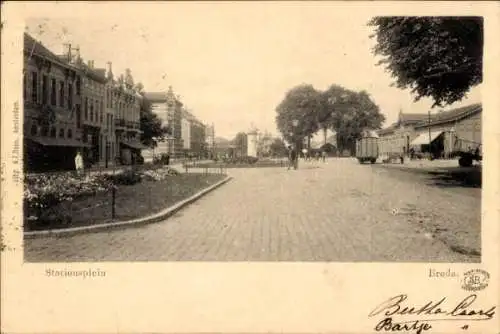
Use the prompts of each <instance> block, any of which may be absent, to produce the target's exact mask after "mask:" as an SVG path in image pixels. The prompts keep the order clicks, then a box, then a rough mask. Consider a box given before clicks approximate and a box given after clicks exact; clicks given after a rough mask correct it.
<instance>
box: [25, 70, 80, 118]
mask: <svg viewBox="0 0 500 334" xmlns="http://www.w3.org/2000/svg"><path fill="white" fill-rule="evenodd" d="M40 79H41V80H40ZM76 94H77V95H79V94H80V80H79V79H77V80H76ZM73 95H74V92H73V83H72V82H68V83H66V82H65V81H64V80H59V82H57V79H56V78H54V77H50V78H49V76H48V75H46V74H43V75H42V76H41V78H40V76H39V74H38V72H34V71H33V72H31V73H30V74H29V76H28V73H25V74H24V76H23V98H24V100H25V101H27V100H28V97H31V101H32V102H34V103H39V102H41V103H43V104H49V103H50V104H51V105H52V106H54V107H55V106H59V107H63V108H68V109H72V108H73Z"/></svg>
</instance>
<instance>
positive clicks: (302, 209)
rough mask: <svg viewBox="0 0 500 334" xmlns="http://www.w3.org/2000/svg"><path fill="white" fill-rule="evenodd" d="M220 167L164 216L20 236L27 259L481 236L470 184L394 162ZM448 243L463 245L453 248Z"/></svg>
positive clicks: (472, 243)
mask: <svg viewBox="0 0 500 334" xmlns="http://www.w3.org/2000/svg"><path fill="white" fill-rule="evenodd" d="M228 172H229V173H230V174H231V175H232V176H233V177H234V179H233V180H232V181H230V182H229V183H227V184H226V185H224V186H222V187H221V188H219V189H217V190H215V191H214V192H212V193H210V194H208V195H207V196H205V197H203V198H202V199H200V200H199V201H197V202H195V203H194V204H192V205H190V206H189V207H187V208H186V209H184V210H182V211H180V212H179V213H178V214H176V215H175V216H173V217H171V218H169V219H168V220H166V221H163V222H160V223H156V224H151V225H147V226H142V227H138V228H127V229H123V230H113V231H106V232H99V233H89V234H82V235H75V236H70V237H60V238H56V237H49V238H43V239H27V240H25V259H26V261H29V262H50V261H60V262H65V261H167V260H173V261H426V262H475V261H479V260H480V259H479V256H473V255H470V253H471V252H467V251H464V250H463V249H466V250H467V249H479V245H480V244H479V242H480V241H479V240H480V239H479V238H480V236H479V234H480V233H479V232H480V212H479V210H480V198H478V197H477V194H476V193H464V192H453V191H447V190H446V189H442V188H438V187H433V186H428V185H426V184H425V182H424V180H422V179H420V178H418V177H415V178H406V177H395V175H394V173H398V172H397V171H389V170H385V169H380V168H373V166H370V165H360V164H358V163H357V162H356V160H354V159H330V160H329V161H328V162H327V163H326V164H324V163H321V162H308V163H304V162H302V161H301V163H300V166H299V170H287V169H286V168H255V169H246V170H243V169H233V170H228ZM399 173H404V172H399ZM405 174H408V173H405ZM464 215H465V216H464ZM462 221H465V222H466V224H463V223H461V222H462ZM464 225H466V227H464ZM471 226H472V227H471ZM439 228H441V229H439ZM443 231H444V232H450V234H451V235H465V236H466V237H463V238H461V239H460V238H459V239H451V241H450V240H449V239H446V238H442V233H443ZM440 233H441V234H440ZM460 233H462V234H460ZM454 243H462V244H461V245H462V246H463V247H462V248H457V247H453V244H454ZM464 245H465V246H464ZM467 247H468V248H467ZM472 253H473V252H472Z"/></svg>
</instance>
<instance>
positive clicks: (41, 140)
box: [28, 137, 91, 147]
mask: <svg viewBox="0 0 500 334" xmlns="http://www.w3.org/2000/svg"><path fill="white" fill-rule="evenodd" d="M28 140H31V141H34V142H35V143H38V144H40V145H42V146H55V147H90V146H91V145H89V144H87V143H83V142H81V141H78V140H76V139H68V138H52V137H31V138H28Z"/></svg>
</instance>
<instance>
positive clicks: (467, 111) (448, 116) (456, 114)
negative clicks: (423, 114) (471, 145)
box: [415, 103, 483, 127]
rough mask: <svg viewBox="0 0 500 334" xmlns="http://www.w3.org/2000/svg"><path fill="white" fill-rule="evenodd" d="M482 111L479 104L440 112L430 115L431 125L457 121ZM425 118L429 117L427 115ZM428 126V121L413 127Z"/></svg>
mask: <svg viewBox="0 0 500 334" xmlns="http://www.w3.org/2000/svg"><path fill="white" fill-rule="evenodd" d="M481 111H483V106H482V104H481V103H475V104H470V105H468V106H465V107H461V108H456V109H451V110H446V111H443V110H440V111H438V112H437V113H433V114H431V124H440V123H446V122H454V121H458V120H460V119H462V118H464V117H467V116H469V115H471V114H474V113H477V112H481ZM427 117H429V116H428V115H427ZM428 124H429V121H428V120H423V121H421V122H419V123H418V124H416V125H415V127H423V126H427V125H428Z"/></svg>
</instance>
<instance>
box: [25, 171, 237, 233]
mask: <svg viewBox="0 0 500 334" xmlns="http://www.w3.org/2000/svg"><path fill="white" fill-rule="evenodd" d="M231 179H232V177H231V176H228V177H226V178H225V179H223V180H221V181H219V182H217V183H215V184H213V185H211V186H209V187H207V188H205V189H203V190H200V191H199V192H197V193H196V194H194V195H193V196H191V197H188V198H187V199H185V200H182V201H180V202H178V203H176V204H174V205H172V206H170V207H168V208H166V209H164V210H162V211H160V212H158V213H155V214H153V215H150V216H146V217H141V218H135V219H131V220H127V221H122V222H114V223H105V224H98V225H90V226H80V227H70V228H62V229H55V230H45V231H30V232H24V238H25V239H35V238H43V237H53V236H70V235H75V234H81V233H86V232H102V231H105V230H110V229H115V228H124V227H139V226H142V225H146V224H152V223H156V222H159V221H161V220H164V219H166V218H168V217H171V216H172V215H174V214H175V213H177V212H178V211H179V210H181V209H182V208H184V207H185V206H187V205H189V204H191V203H193V202H194V201H196V200H198V199H199V198H201V197H203V196H204V195H206V194H208V193H209V192H211V191H212V190H215V189H217V188H218V187H220V186H222V185H223V184H225V183H227V182H228V181H230V180H231Z"/></svg>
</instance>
